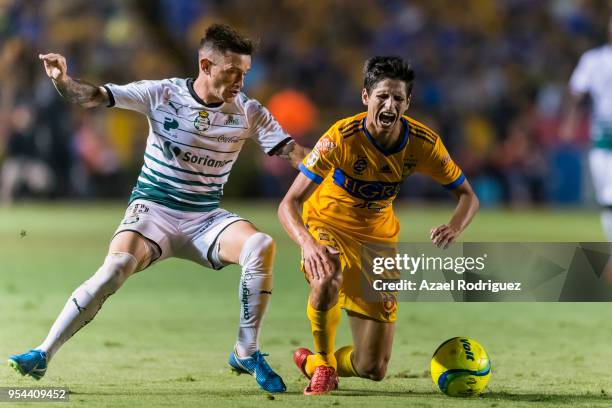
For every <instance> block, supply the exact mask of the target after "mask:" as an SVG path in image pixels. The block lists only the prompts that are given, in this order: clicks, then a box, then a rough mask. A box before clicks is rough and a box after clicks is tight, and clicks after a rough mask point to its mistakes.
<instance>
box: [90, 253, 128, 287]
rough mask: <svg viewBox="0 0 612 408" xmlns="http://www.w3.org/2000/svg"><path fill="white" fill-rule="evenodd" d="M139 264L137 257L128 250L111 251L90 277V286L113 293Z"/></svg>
mask: <svg viewBox="0 0 612 408" xmlns="http://www.w3.org/2000/svg"><path fill="white" fill-rule="evenodd" d="M137 266H138V261H137V260H136V258H135V257H134V256H133V255H131V254H128V253H127V252H113V253H110V254H109V255H108V256H107V257H106V259H105V260H104V263H103V264H102V266H101V267H100V269H98V271H97V272H96V273H95V274H94V276H92V277H91V278H90V279H89V281H88V286H89V287H90V288H91V289H92V290H93V291H95V292H102V293H104V294H106V295H111V294H113V293H115V292H116V291H117V289H119V288H120V287H121V286H122V285H123V283H124V282H125V281H126V279H127V278H128V277H130V275H131V274H132V273H134V272H135V270H136V267H137Z"/></svg>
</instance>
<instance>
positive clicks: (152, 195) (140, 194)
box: [129, 180, 219, 212]
mask: <svg viewBox="0 0 612 408" xmlns="http://www.w3.org/2000/svg"><path fill="white" fill-rule="evenodd" d="M173 196H174V197H178V198H184V199H186V200H190V201H196V202H197V201H198V200H196V199H195V198H194V197H192V195H189V197H185V196H186V194H185V193H179V192H177V191H170V192H169V191H168V190H166V189H164V188H161V187H159V186H157V185H151V184H146V183H143V182H142V181H140V180H139V181H138V182H137V183H136V187H135V188H134V189H133V190H132V195H131V196H130V201H129V202H130V203H131V202H132V201H134V200H137V199H139V198H141V199H145V200H149V201H153V202H155V203H158V204H161V205H163V206H165V207H168V208H172V209H174V210H180V211H191V212H193V211H196V212H200V211H212V210H214V209H216V208H219V200H210V199H209V200H208V201H202V202H201V203H197V204H195V203H187V202H183V201H179V200H177V199H176V198H174V197H173Z"/></svg>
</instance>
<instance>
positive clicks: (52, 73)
mask: <svg viewBox="0 0 612 408" xmlns="http://www.w3.org/2000/svg"><path fill="white" fill-rule="evenodd" d="M38 58H39V59H40V60H42V62H43V64H44V65H45V71H47V76H49V78H51V79H53V80H55V81H63V80H64V78H65V77H66V75H67V74H66V73H67V71H68V66H67V64H66V58H64V56H63V55H61V54H53V53H51V54H38Z"/></svg>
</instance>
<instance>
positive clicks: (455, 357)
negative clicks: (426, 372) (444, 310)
mask: <svg viewBox="0 0 612 408" xmlns="http://www.w3.org/2000/svg"><path fill="white" fill-rule="evenodd" d="M490 377H491V361H490V360H489V356H488V355H487V352H486V351H485V349H484V348H483V347H482V346H481V345H480V344H478V342H476V341H475V340H473V339H470V338H467V337H453V338H452V339H448V340H446V341H445V342H444V343H442V344H441V345H440V347H438V349H437V350H436V351H435V352H434V354H433V357H432V358H431V379H432V380H433V382H434V384H436V385H437V386H438V388H440V391H442V392H443V393H445V394H446V395H449V396H451V397H471V396H475V395H478V394H480V393H481V392H482V390H484V388H485V387H486V386H487V383H488V382H489V378H490Z"/></svg>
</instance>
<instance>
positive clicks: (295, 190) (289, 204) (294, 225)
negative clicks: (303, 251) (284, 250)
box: [278, 173, 317, 247]
mask: <svg viewBox="0 0 612 408" xmlns="http://www.w3.org/2000/svg"><path fill="white" fill-rule="evenodd" d="M316 188H317V184H316V183H314V182H312V181H311V180H310V179H308V178H307V177H306V176H304V175H303V174H302V173H300V174H298V176H297V177H296V179H295V181H294V182H293V184H292V185H291V187H290V188H289V191H287V194H286V195H285V198H283V200H282V201H281V203H280V205H279V206H278V218H279V220H280V222H281V225H282V226H283V228H284V229H285V231H286V232H287V234H288V235H289V237H290V238H291V239H292V240H293V241H294V242H295V243H296V244H298V245H299V246H300V247H302V246H304V244H306V243H308V242H311V241H312V240H313V238H312V236H311V235H310V234H309V233H308V230H306V227H304V224H303V222H302V217H301V208H302V205H303V204H304V202H305V201H306V200H307V199H308V197H310V195H311V194H312V192H313V191H314V190H315V189H316Z"/></svg>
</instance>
